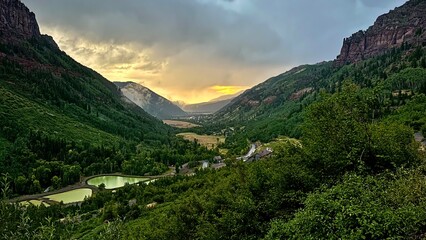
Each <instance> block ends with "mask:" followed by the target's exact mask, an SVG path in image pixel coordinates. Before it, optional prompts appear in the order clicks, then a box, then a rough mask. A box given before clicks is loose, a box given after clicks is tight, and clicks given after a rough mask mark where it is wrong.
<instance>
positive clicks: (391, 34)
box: [335, 0, 426, 65]
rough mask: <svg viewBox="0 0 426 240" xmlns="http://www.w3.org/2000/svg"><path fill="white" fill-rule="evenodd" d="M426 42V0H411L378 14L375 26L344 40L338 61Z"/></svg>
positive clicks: (341, 62) (338, 63)
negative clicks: (387, 11)
mask: <svg viewBox="0 0 426 240" xmlns="http://www.w3.org/2000/svg"><path fill="white" fill-rule="evenodd" d="M405 43H407V44H412V45H422V44H423V45H425V44H426V1H425V0H410V1H408V2H406V3H405V4H404V5H402V6H401V7H398V8H395V10H392V11H390V12H389V13H387V14H384V15H382V16H380V17H378V18H377V20H376V22H375V23H374V25H373V26H371V27H370V28H368V29H367V30H366V31H359V32H357V33H355V34H353V35H352V36H351V37H349V38H345V39H344V40H343V46H342V50H341V52H340V55H339V56H338V57H337V59H336V61H335V62H336V64H337V65H343V64H346V63H354V62H358V61H361V60H363V59H367V58H370V57H374V56H377V55H380V54H383V53H384V52H386V51H387V50H390V49H392V48H395V47H400V46H401V45H402V44H405Z"/></svg>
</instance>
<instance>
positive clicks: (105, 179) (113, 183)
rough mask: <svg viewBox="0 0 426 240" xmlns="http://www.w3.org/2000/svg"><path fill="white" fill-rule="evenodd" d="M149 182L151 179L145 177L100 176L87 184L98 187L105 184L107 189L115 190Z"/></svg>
mask: <svg viewBox="0 0 426 240" xmlns="http://www.w3.org/2000/svg"><path fill="white" fill-rule="evenodd" d="M148 180H150V179H149V178H144V177H122V176H99V177H94V178H91V179H89V180H88V181H87V184H89V185H92V186H96V187H97V186H99V185H100V184H101V183H103V184H105V189H114V188H120V187H123V186H124V185H125V184H126V183H129V184H135V183H138V182H145V181H148Z"/></svg>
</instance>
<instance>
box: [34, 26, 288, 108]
mask: <svg viewBox="0 0 426 240" xmlns="http://www.w3.org/2000/svg"><path fill="white" fill-rule="evenodd" d="M42 32H44V33H46V34H48V35H51V36H53V38H54V39H55V41H56V42H57V44H58V45H59V47H60V48H61V50H63V51H65V52H66V53H67V54H68V55H70V56H71V57H72V58H74V59H75V60H76V61H78V62H80V63H81V64H83V65H85V66H87V67H90V68H92V69H94V70H95V71H97V72H99V73H100V74H101V75H103V76H104V77H105V78H107V79H108V80H110V81H112V82H116V81H119V82H126V81H132V82H136V83H139V84H141V85H143V86H145V87H147V88H149V89H151V90H152V91H154V92H156V93H158V94H159V95H161V96H163V97H165V98H167V99H169V100H171V101H176V102H181V103H185V104H194V103H201V102H208V101H210V100H212V99H216V98H218V97H221V96H224V95H234V94H236V93H239V92H242V91H244V90H246V89H249V88H251V87H252V86H254V85H256V84H257V83H258V82H261V81H262V80H265V79H267V78H269V77H270V76H271V72H276V73H280V72H282V71H283V70H282V67H279V68H277V69H275V71H270V68H266V70H267V71H265V69H259V68H244V67H240V66H233V65H232V64H234V63H232V62H226V61H220V62H212V63H211V64H210V62H209V61H215V60H214V59H213V60H211V59H209V58H208V57H206V56H200V61H199V62H198V63H197V62H196V63H191V62H188V60H187V59H186V57H187V56H185V54H193V53H181V54H180V55H175V56H173V57H158V56H156V52H155V51H156V50H155V49H152V48H146V47H144V46H142V45H139V44H138V43H117V42H102V41H90V40H88V39H86V38H83V37H75V36H74V35H73V34H72V33H67V32H63V31H62V30H60V29H55V28H48V27H44V28H43V29H42ZM191 57H192V56H191Z"/></svg>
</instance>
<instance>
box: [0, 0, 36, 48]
mask: <svg viewBox="0 0 426 240" xmlns="http://www.w3.org/2000/svg"><path fill="white" fill-rule="evenodd" d="M0 36H1V38H2V39H3V40H4V39H5V38H15V39H29V38H32V37H39V36H40V30H39V27H38V24H37V21H36V17H35V14H34V13H33V12H31V11H30V10H29V9H28V8H27V7H26V6H25V5H24V4H23V3H22V2H21V1H20V0H0Z"/></svg>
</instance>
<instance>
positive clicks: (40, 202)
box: [19, 200, 50, 207]
mask: <svg viewBox="0 0 426 240" xmlns="http://www.w3.org/2000/svg"><path fill="white" fill-rule="evenodd" d="M19 204H21V205H23V206H29V205H30V204H32V205H34V206H40V205H42V204H43V205H44V206H45V207H48V206H50V205H49V204H48V203H45V202H42V201H40V200H29V201H22V202H19Z"/></svg>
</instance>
